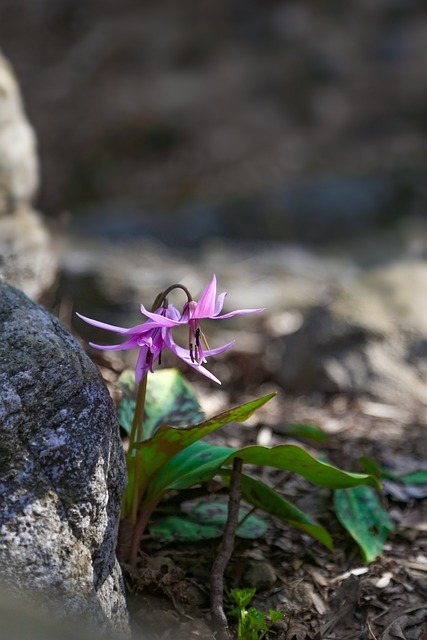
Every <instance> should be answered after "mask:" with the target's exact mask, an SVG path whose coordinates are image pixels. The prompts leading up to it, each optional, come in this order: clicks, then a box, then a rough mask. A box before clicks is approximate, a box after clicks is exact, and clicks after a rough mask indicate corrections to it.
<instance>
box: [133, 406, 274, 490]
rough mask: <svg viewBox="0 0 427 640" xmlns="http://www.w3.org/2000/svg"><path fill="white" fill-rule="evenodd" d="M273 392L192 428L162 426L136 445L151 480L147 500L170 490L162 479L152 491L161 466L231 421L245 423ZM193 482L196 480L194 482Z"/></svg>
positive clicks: (146, 476)
mask: <svg viewBox="0 0 427 640" xmlns="http://www.w3.org/2000/svg"><path fill="white" fill-rule="evenodd" d="M274 395H275V394H274V393H270V394H268V395H266V396H263V397H262V398H259V399H258V400H252V402H248V403H246V404H244V405H241V406H240V407H235V408H234V409H230V410H229V411H225V412H224V413H221V414H219V415H218V416H215V417H214V418H210V419H209V420H204V421H203V422H200V423H199V424H196V425H192V426H190V427H184V428H181V429H179V428H175V427H170V426H169V425H163V426H161V427H159V428H158V429H157V431H156V433H155V434H154V436H153V437H152V438H150V439H149V440H144V442H139V443H137V444H136V445H135V448H137V449H139V450H140V451H141V453H142V457H143V459H144V476H145V479H146V481H150V480H151V482H150V485H149V487H148V492H147V498H146V501H149V502H153V501H155V500H157V499H159V498H160V497H161V496H162V495H163V494H164V493H165V491H167V489H166V490H163V488H162V481H160V485H159V486H160V491H157V493H156V492H155V491H153V490H152V485H153V484H154V483H157V484H159V483H158V476H160V475H161V473H162V471H163V469H162V467H164V466H165V465H166V463H168V461H169V460H170V459H171V458H173V457H174V456H176V455H177V454H179V453H180V452H182V451H183V450H184V449H186V448H187V447H189V446H190V445H192V444H193V443H195V442H197V441H198V440H200V439H201V438H203V437H204V436H206V435H208V434H209V433H212V432H213V431H216V430H217V429H219V428H221V427H223V426H224V425H225V424H228V423H229V422H232V421H236V422H243V421H244V420H247V419H248V418H249V417H250V416H251V415H252V414H253V413H254V411H256V410H257V409H258V408H259V407H261V406H262V405H263V404H265V403H266V402H268V400H270V399H271V398H272V397H273V396H274ZM227 451H232V449H231V450H230V449H227ZM177 472H179V470H175V469H172V474H176V473H177ZM166 476H167V474H166ZM161 477H163V476H161ZM173 477H174V476H173ZM196 482H199V480H196ZM193 484H195V483H194V482H193ZM190 486H191V485H190Z"/></svg>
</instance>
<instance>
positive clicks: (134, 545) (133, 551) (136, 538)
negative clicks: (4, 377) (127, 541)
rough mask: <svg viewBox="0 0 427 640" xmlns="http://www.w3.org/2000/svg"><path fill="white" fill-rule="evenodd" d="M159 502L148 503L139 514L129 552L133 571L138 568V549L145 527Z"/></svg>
mask: <svg viewBox="0 0 427 640" xmlns="http://www.w3.org/2000/svg"><path fill="white" fill-rule="evenodd" d="M158 503H159V500H156V501H155V502H153V503H152V504H151V505H146V507H145V509H143V510H142V512H141V513H140V514H139V518H138V521H137V522H136V524H135V527H134V529H133V535H132V541H131V545H130V552H129V564H130V567H131V570H132V571H134V570H135V569H136V564H137V560H138V549H139V545H140V542H141V538H142V535H143V533H144V531H145V527H146V526H147V524H148V521H149V519H150V516H151V514H152V513H153V511H154V509H155V508H156V507H157V504H158Z"/></svg>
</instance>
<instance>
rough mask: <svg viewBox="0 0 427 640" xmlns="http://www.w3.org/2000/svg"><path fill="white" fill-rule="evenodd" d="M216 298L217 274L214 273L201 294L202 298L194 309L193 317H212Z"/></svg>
mask: <svg viewBox="0 0 427 640" xmlns="http://www.w3.org/2000/svg"><path fill="white" fill-rule="evenodd" d="M215 298H216V276H215V274H214V275H213V277H212V280H211V281H210V283H209V284H208V286H207V287H206V289H205V290H204V291H203V293H202V295H201V296H200V300H199V301H198V303H197V306H196V308H195V309H194V312H193V314H192V318H210V317H211V316H212V315H213V314H214V312H215Z"/></svg>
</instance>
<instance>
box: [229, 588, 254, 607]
mask: <svg viewBox="0 0 427 640" xmlns="http://www.w3.org/2000/svg"><path fill="white" fill-rule="evenodd" d="M255 592H256V589H231V591H230V595H231V597H232V598H233V600H234V602H235V603H236V604H237V606H238V607H239V608H240V609H244V608H245V607H246V606H247V605H248V604H249V603H250V601H251V600H252V598H253V597H254V595H255Z"/></svg>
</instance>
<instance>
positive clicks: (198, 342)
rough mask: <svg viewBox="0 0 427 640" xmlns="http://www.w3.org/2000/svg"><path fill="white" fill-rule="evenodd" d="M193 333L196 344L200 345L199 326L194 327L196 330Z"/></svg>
mask: <svg viewBox="0 0 427 640" xmlns="http://www.w3.org/2000/svg"><path fill="white" fill-rule="evenodd" d="M194 335H195V336H196V346H197V347H200V328H199V327H198V328H197V329H196V332H195V334H194Z"/></svg>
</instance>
